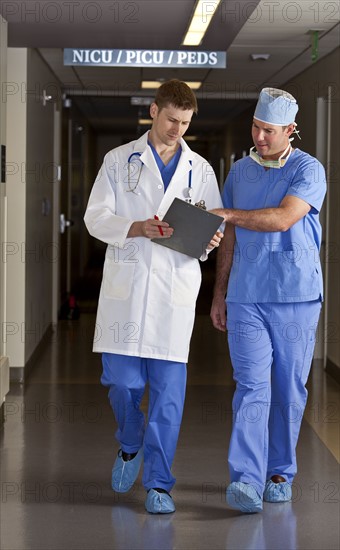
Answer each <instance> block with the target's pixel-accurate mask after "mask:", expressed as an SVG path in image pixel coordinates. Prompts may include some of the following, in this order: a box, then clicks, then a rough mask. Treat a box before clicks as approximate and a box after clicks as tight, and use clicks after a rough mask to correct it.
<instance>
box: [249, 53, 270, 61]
mask: <svg viewBox="0 0 340 550" xmlns="http://www.w3.org/2000/svg"><path fill="white" fill-rule="evenodd" d="M250 57H251V58H252V60H253V61H258V60H262V61H268V59H269V58H270V53H252V54H250Z"/></svg>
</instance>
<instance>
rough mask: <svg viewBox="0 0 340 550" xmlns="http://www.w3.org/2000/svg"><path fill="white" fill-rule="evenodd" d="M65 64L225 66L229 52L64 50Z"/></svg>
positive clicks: (221, 67) (183, 66) (215, 67)
mask: <svg viewBox="0 0 340 550" xmlns="http://www.w3.org/2000/svg"><path fill="white" fill-rule="evenodd" d="M64 65H81V66H98V67H103V66H108V67H172V68H174V67H180V68H194V69H198V68H214V69H225V68H226V66H227V54H226V52H217V51H191V50H96V49H91V50H86V49H74V48H65V49H64Z"/></svg>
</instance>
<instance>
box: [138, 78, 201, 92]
mask: <svg viewBox="0 0 340 550" xmlns="http://www.w3.org/2000/svg"><path fill="white" fill-rule="evenodd" d="M161 84H163V82H159V81H158V80H143V81H142V83H141V88H142V89H143V90H157V88H159V87H160V86H161ZM186 84H187V85H188V86H189V87H190V88H191V89H192V90H198V89H199V88H200V87H201V86H202V82H200V81H195V82H194V81H193V82H189V81H187V82H186Z"/></svg>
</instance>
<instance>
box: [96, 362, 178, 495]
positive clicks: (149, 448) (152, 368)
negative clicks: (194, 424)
mask: <svg viewBox="0 0 340 550" xmlns="http://www.w3.org/2000/svg"><path fill="white" fill-rule="evenodd" d="M102 363H103V374H102V377H101V382H102V384H103V385H104V386H108V387H109V388H110V389H109V399H110V403H111V407H112V409H113V412H114V415H115V418H116V421H117V424H118V430H117V432H116V438H117V440H118V441H119V443H120V446H121V448H122V450H123V451H124V452H126V453H135V452H137V451H139V449H140V448H141V447H144V472H143V485H144V487H145V488H146V489H151V488H153V487H159V488H163V489H165V490H166V491H170V490H171V488H172V487H173V485H174V483H175V481H176V479H175V478H174V477H173V476H172V474H171V466H172V462H173V459H174V455H175V451H176V446H177V440H178V435H179V430H180V426H181V421H182V414H183V407H184V399H185V388H186V377H187V369H186V364H185V363H178V362H175V361H165V360H160V359H144V358H141V357H130V356H126V355H116V354H111V353H103V355H102ZM147 382H148V384H149V406H148V420H147V423H145V418H144V414H143V412H142V411H141V409H140V405H141V401H142V398H143V395H144V392H145V387H146V383H147Z"/></svg>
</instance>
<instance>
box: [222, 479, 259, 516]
mask: <svg viewBox="0 0 340 550" xmlns="http://www.w3.org/2000/svg"><path fill="white" fill-rule="evenodd" d="M227 503H228V504H229V506H230V508H233V509H234V510H240V511H241V512H245V513H246V514H254V513H256V512H260V511H261V510H262V507H263V505H262V499H261V497H260V495H259V494H258V492H257V491H256V489H255V488H254V487H253V486H252V485H251V484H250V483H242V481H234V482H233V483H231V484H230V485H229V486H228V487H227Z"/></svg>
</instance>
